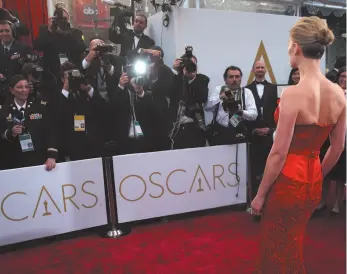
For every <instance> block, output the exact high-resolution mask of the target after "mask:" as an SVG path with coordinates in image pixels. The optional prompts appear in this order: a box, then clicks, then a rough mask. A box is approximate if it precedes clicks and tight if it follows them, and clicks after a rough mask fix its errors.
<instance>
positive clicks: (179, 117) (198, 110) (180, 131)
mask: <svg viewBox="0 0 347 274" xmlns="http://www.w3.org/2000/svg"><path fill="white" fill-rule="evenodd" d="M173 72H174V73H175V74H176V75H175V80H174V81H175V82H174V88H173V92H172V94H171V96H170V110H171V114H172V116H173V117H174V118H173V119H172V120H174V125H173V128H172V130H171V133H170V139H171V148H172V149H183V148H194V147H203V146H205V145H206V125H205V118H204V106H203V105H204V104H205V103H206V100H207V97H208V84H209V82H210V79H209V78H208V77H207V76H206V75H204V74H200V73H197V59H196V57H195V56H194V55H193V48H192V47H186V52H185V54H184V55H183V56H182V57H181V58H178V59H176V60H175V62H174V65H173Z"/></svg>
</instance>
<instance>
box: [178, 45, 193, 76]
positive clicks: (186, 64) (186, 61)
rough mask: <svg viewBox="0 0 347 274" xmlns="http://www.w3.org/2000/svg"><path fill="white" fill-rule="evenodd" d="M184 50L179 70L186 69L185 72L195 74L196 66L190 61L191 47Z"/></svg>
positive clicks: (191, 55)
mask: <svg viewBox="0 0 347 274" xmlns="http://www.w3.org/2000/svg"><path fill="white" fill-rule="evenodd" d="M185 50H186V52H185V53H184V55H183V56H182V57H181V61H182V62H181V69H183V68H186V71H187V72H189V73H192V72H195V71H196V69H197V67H196V64H195V63H194V62H193V61H192V60H191V58H192V57H193V47H192V46H187V47H186V48H185Z"/></svg>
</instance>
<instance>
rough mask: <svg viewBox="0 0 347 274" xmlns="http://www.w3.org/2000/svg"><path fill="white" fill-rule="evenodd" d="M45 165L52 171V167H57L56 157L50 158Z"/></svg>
mask: <svg viewBox="0 0 347 274" xmlns="http://www.w3.org/2000/svg"><path fill="white" fill-rule="evenodd" d="M45 166H46V170H47V171H51V170H52V169H54V168H55V166H56V164H55V159H53V158H48V159H47V161H46V163H45Z"/></svg>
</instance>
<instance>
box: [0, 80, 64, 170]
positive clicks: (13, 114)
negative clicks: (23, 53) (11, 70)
mask: <svg viewBox="0 0 347 274" xmlns="http://www.w3.org/2000/svg"><path fill="white" fill-rule="evenodd" d="M9 86H10V91H11V93H12V94H13V96H14V99H13V100H12V101H11V102H9V103H8V104H5V105H4V106H3V108H2V109H1V110H0V134H1V138H2V139H3V140H4V141H5V142H6V147H7V150H6V155H5V157H6V158H7V167H8V168H20V167H28V166H35V165H42V164H43V163H45V165H46V168H47V170H51V169H53V168H54V167H55V163H56V159H57V156H58V150H57V149H56V137H55V136H56V134H55V129H54V125H53V123H52V122H51V117H50V113H49V109H48V105H47V101H43V100H40V99H39V98H38V97H37V98H36V99H34V100H30V99H28V98H29V94H30V87H29V83H28V81H27V79H26V78H25V77H24V76H22V75H16V76H14V77H12V79H11V81H10V85H9Z"/></svg>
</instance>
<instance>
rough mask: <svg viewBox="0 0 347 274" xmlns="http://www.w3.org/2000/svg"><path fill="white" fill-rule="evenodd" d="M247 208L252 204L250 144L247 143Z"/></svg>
mask: <svg viewBox="0 0 347 274" xmlns="http://www.w3.org/2000/svg"><path fill="white" fill-rule="evenodd" d="M247 190H248V195H247V196H248V197H247V206H248V207H250V206H251V202H252V197H253V196H252V172H251V143H247Z"/></svg>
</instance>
